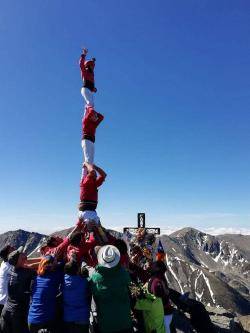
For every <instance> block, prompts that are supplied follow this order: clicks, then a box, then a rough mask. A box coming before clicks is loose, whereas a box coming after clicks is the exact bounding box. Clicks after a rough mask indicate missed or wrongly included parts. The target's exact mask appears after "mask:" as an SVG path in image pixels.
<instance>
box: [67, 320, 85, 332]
mask: <svg viewBox="0 0 250 333" xmlns="http://www.w3.org/2000/svg"><path fill="white" fill-rule="evenodd" d="M64 325H65V331H64V333H88V332H89V325H88V324H86V325H84V324H79V323H74V322H68V323H66V322H65V323H64Z"/></svg>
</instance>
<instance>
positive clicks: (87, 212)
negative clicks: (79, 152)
mask: <svg viewBox="0 0 250 333" xmlns="http://www.w3.org/2000/svg"><path fill="white" fill-rule="evenodd" d="M83 168H85V169H86V172H83V174H84V176H83V177H82V179H81V183H80V204H79V218H80V219H81V220H82V221H83V222H84V223H85V224H86V225H87V226H88V229H89V231H93V230H94V229H95V228H97V229H98V232H99V235H100V237H101V238H102V240H103V241H104V242H106V241H107V237H106V236H105V233H104V231H103V229H102V228H101V223H100V219H99V217H98V215H97V213H96V208H97V204H98V188H99V187H100V186H101V185H102V184H103V182H104V180H105V178H106V176H107V175H106V173H105V172H104V171H103V170H102V169H101V168H99V167H97V166H96V165H94V164H90V163H87V162H84V165H83ZM85 173H86V174H85ZM97 173H98V175H97Z"/></svg>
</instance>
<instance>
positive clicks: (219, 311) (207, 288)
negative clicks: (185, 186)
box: [0, 228, 250, 333]
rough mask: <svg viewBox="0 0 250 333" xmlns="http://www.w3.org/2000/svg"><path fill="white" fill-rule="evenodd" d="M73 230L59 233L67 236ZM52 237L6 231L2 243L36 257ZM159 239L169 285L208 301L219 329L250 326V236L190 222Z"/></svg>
mask: <svg viewBox="0 0 250 333" xmlns="http://www.w3.org/2000/svg"><path fill="white" fill-rule="evenodd" d="M69 231H70V229H67V230H62V231H59V232H57V233H55V234H57V235H60V236H61V237H64V236H66V235H67V233H68V232H69ZM119 235H120V234H119ZM46 237H48V236H46V235H42V234H39V233H33V232H32V233H30V232H27V231H23V230H16V231H9V232H6V233H4V234H1V235H0V248H2V247H3V246H4V245H5V244H8V243H10V244H12V245H13V246H15V247H18V246H20V245H23V246H24V248H25V250H26V252H27V253H28V254H29V255H30V256H31V257H33V256H38V255H39V247H40V246H41V244H42V242H43V240H44V239H46ZM159 239H160V240H161V242H162V245H163V247H164V250H165V253H166V259H167V265H168V271H167V280H168V283H169V286H170V287H171V288H173V289H175V290H177V291H179V292H181V293H185V292H189V293H190V294H189V297H191V298H193V299H196V300H198V301H200V302H202V303H203V304H204V305H205V306H206V308H207V310H208V312H209V314H210V317H211V319H212V321H213V323H214V324H215V325H216V327H217V328H218V332H235V333H237V332H250V330H249V322H250V320H249V314H250V236H248V235H232V234H230V235H228V234H226V235H219V236H212V235H209V234H206V233H203V232H201V231H199V230H196V229H194V228H184V229H181V230H179V231H176V232H174V233H172V234H170V235H161V236H160V237H159ZM175 318H176V321H178V322H179V323H182V324H181V325H182V327H180V328H179V329H178V332H189V331H190V332H192V331H191V328H190V323H189V320H188V316H186V315H185V314H180V313H179V312H176V314H175ZM185 327H189V328H185Z"/></svg>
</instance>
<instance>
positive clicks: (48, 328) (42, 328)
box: [29, 322, 55, 333]
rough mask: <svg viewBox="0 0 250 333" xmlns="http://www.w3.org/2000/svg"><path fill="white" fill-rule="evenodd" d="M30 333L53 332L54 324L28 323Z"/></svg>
mask: <svg viewBox="0 0 250 333" xmlns="http://www.w3.org/2000/svg"><path fill="white" fill-rule="evenodd" d="M29 331H30V333H54V332H55V324H54V323H53V322H49V323H43V324H29Z"/></svg>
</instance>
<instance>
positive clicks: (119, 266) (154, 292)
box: [0, 49, 212, 333]
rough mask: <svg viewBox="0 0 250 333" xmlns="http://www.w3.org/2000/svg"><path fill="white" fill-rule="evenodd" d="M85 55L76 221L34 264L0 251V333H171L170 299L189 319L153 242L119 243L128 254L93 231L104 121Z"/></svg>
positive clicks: (97, 227) (149, 238)
mask: <svg viewBox="0 0 250 333" xmlns="http://www.w3.org/2000/svg"><path fill="white" fill-rule="evenodd" d="M87 53H88V51H87V49H83V52H82V54H81V57H80V61H79V64H80V71H81V78H82V82H83V87H82V89H81V93H82V96H83V98H84V100H85V103H86V105H85V107H84V113H83V118H82V140H81V145H82V149H83V165H82V172H81V180H80V203H79V208H78V221H77V224H76V226H75V227H74V228H73V230H72V231H71V232H70V233H69V235H68V236H67V237H66V238H64V239H62V238H60V237H56V236H53V237H49V238H47V240H46V242H45V244H43V245H42V246H41V248H40V256H39V257H38V258H27V255H26V254H25V252H24V249H23V248H22V247H20V248H18V249H14V248H13V247H12V246H11V244H8V245H7V246H5V247H4V248H3V249H2V250H1V252H0V256H1V260H2V263H1V267H0V311H1V317H0V333H28V332H30V333H85V332H89V330H90V331H92V332H94V333H132V332H135V331H137V332H139V333H140V332H141V333H144V332H145V333H164V332H168V333H169V332H174V331H173V329H174V328H173V325H172V324H171V320H172V312H173V307H172V305H171V303H170V298H171V295H172V300H174V302H175V304H177V305H178V306H179V307H180V308H182V309H184V310H186V311H189V310H190V313H191V319H192V316H193V318H194V317H195V313H194V311H193V314H192V311H191V308H193V307H192V306H191V305H192V303H190V302H189V303H188V302H187V301H186V300H185V297H184V296H185V295H184V296H183V295H181V294H179V293H178V292H176V291H174V290H172V291H171V290H170V289H169V288H168V284H167V280H166V277H165V273H166V269H167V267H166V264H165V263H164V260H165V256H164V255H163V253H161V251H159V253H158V255H157V259H158V260H154V255H153V253H154V251H153V248H154V244H155V237H154V236H153V235H147V233H146V232H145V230H144V229H142V230H140V229H139V230H138V233H137V234H136V235H135V236H134V237H131V235H127V236H129V237H128V239H129V244H130V249H129V251H128V247H127V243H126V242H125V241H124V240H123V239H119V238H118V239H117V238H116V237H114V235H112V234H111V233H110V232H108V231H107V230H105V229H104V228H103V227H102V225H101V222H100V218H99V216H98V215H97V212H96V209H97V205H98V188H99V187H100V186H101V185H102V184H103V182H104V180H105V178H106V173H105V172H104V171H103V170H102V169H101V168H100V167H98V166H96V165H95V164H94V157H95V136H96V128H97V127H98V125H99V124H100V123H101V122H102V120H103V119H104V117H103V115H102V114H100V113H98V112H96V111H95V109H94V93H95V92H96V91H97V89H96V87H95V78H94V68H95V58H92V59H91V60H86V55H87ZM131 238H132V239H131ZM194 302H195V301H194ZM190 304H191V305H190ZM196 308H197V307H196ZM196 312H197V311H196ZM198 313H199V319H200V318H202V320H200V321H201V322H202V324H203V328H202V330H200V332H202V333H206V332H210V333H211V332H212V329H209V330H207V328H208V327H209V325H208V324H206V325H205V326H204V323H205V315H204V313H205V312H204V311H198ZM202 314H203V317H202ZM208 322H209V320H208V318H206V323H208ZM171 325H172V328H171ZM198 332H199V330H198Z"/></svg>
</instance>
